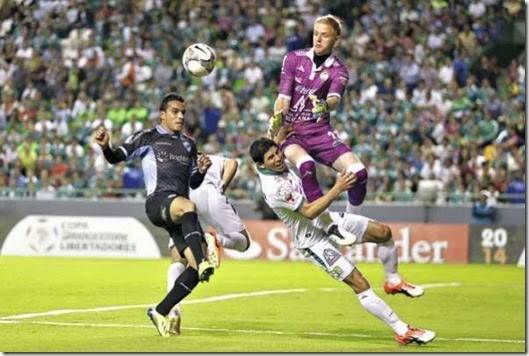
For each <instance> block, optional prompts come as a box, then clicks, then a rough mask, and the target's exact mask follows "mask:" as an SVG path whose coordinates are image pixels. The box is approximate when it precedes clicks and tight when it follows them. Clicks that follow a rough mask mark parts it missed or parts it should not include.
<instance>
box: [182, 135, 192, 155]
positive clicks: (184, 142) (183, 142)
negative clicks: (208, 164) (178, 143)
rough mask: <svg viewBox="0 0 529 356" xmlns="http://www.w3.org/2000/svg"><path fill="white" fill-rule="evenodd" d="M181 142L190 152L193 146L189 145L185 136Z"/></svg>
mask: <svg viewBox="0 0 529 356" xmlns="http://www.w3.org/2000/svg"><path fill="white" fill-rule="evenodd" d="M182 144H183V145H184V147H185V149H186V150H187V152H191V149H192V148H193V147H192V146H191V143H190V142H189V141H188V140H186V139H185V138H184V139H182Z"/></svg>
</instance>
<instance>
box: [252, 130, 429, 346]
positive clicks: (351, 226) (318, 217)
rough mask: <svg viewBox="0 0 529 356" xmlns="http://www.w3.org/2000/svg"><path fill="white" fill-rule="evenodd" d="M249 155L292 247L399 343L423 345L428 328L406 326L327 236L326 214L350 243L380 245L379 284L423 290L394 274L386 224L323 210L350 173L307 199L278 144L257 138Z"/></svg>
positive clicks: (414, 292)
mask: <svg viewBox="0 0 529 356" xmlns="http://www.w3.org/2000/svg"><path fill="white" fill-rule="evenodd" d="M284 128H285V127H282V128H281V129H280V131H279V134H278V136H276V137H279V139H281V138H284V135H285V134H286V133H287V131H286V130H284ZM286 129H288V127H286ZM250 155H251V156H252V159H253V161H254V162H255V163H256V167H257V170H258V173H259V178H260V179H261V186H262V187H263V188H262V189H263V196H264V199H265V201H266V202H267V204H268V205H269V206H270V207H271V208H272V209H273V210H274V212H275V213H276V214H277V216H278V217H279V218H280V219H281V220H282V221H283V222H284V223H285V224H286V225H287V226H288V227H289V228H290V229H291V232H292V236H293V239H294V245H295V246H296V248H297V249H299V250H300V252H301V253H302V254H303V255H304V256H305V257H306V258H308V259H310V260H311V261H312V262H314V263H315V264H316V265H318V266H320V267H322V268H323V269H324V270H325V271H326V272H327V273H328V274H329V275H330V276H332V277H333V278H335V279H337V280H339V281H343V282H344V283H346V284H347V285H348V286H349V287H351V288H352V289H353V291H354V292H355V293H356V295H357V297H358V299H359V301H360V304H361V305H362V306H363V307H364V309H366V310H367V311H368V312H370V313H371V314H373V315H375V316H376V317H378V318H379V319H380V320H382V321H383V322H385V323H386V324H387V325H388V326H389V327H391V328H392V329H393V330H394V332H395V340H396V341H397V342H398V343H400V344H409V343H412V342H416V343H418V344H424V343H428V342H430V341H432V340H433V339H434V337H435V333H434V332H433V331H428V330H424V329H420V328H417V327H412V326H409V325H408V324H406V323H404V322H403V321H402V320H401V319H399V317H398V316H397V315H396V314H395V313H394V312H393V310H392V309H391V308H390V307H389V306H388V305H387V304H386V303H385V302H384V301H383V300H382V299H380V298H379V297H378V296H377V295H376V294H375V293H374V292H373V290H372V289H371V287H370V285H369V282H368V281H367V280H366V279H365V278H364V277H363V276H362V274H361V273H360V271H358V268H357V267H356V266H355V265H354V264H353V262H352V261H350V260H349V259H347V258H346V257H345V255H344V254H343V253H342V252H341V245H339V244H337V243H336V242H334V241H332V240H330V239H329V234H328V233H326V232H325V230H324V227H325V225H326V224H328V219H329V217H330V219H332V220H333V221H334V222H335V223H337V224H338V225H339V226H340V227H341V228H343V229H345V230H348V231H349V232H350V233H352V234H354V235H356V241H355V242H354V243H355V244H357V243H364V242H374V243H377V244H379V258H380V260H381V261H382V263H383V265H384V270H385V272H386V278H387V280H386V283H385V284H384V290H385V291H386V293H389V294H395V293H403V294H405V295H407V296H410V297H419V296H421V295H422V294H423V293H424V291H423V289H422V288H421V287H418V286H414V285H412V284H411V283H408V282H406V281H404V280H403V279H402V278H401V276H400V275H399V273H398V271H397V264H398V260H397V248H396V246H395V243H394V241H393V239H392V235H391V229H390V228H389V227H388V226H387V225H385V224H382V223H380V222H378V221H374V220H371V219H368V218H366V217H364V216H360V215H354V214H348V213H329V212H328V210H327V208H328V207H329V206H330V205H331V203H332V201H333V200H334V199H336V198H337V197H338V196H339V195H340V193H342V192H344V191H347V190H348V189H350V188H351V187H352V186H353V185H354V184H355V183H356V177H355V174H354V173H352V172H347V171H345V170H344V171H343V172H341V173H339V174H338V176H337V179H336V183H335V184H334V186H333V187H332V188H331V189H330V190H329V191H328V192H327V193H326V194H324V195H323V196H322V197H320V198H319V199H316V200H314V201H313V202H310V203H309V202H307V201H306V199H305V196H304V194H303V188H302V186H301V182H300V180H299V178H298V177H297V176H296V175H294V174H292V173H290V172H289V170H288V168H287V166H286V164H285V159H284V157H283V154H282V153H281V151H280V149H279V146H278V144H276V143H275V142H274V141H272V140H270V139H268V138H261V139H258V140H256V141H255V142H254V143H253V144H252V145H251V147H250Z"/></svg>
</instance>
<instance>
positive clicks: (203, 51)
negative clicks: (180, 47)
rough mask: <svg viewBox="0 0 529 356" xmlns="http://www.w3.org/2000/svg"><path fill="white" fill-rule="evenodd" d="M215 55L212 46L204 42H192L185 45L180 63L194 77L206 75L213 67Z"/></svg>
mask: <svg viewBox="0 0 529 356" xmlns="http://www.w3.org/2000/svg"><path fill="white" fill-rule="evenodd" d="M215 60H216V55H215V51H214V50H213V48H211V47H210V46H208V45H207V44H205V43H194V44H192V45H191V46H189V47H187V48H186V50H185V51H184V55H183V56H182V63H183V64H184V68H185V69H186V71H188V72H189V74H191V75H194V76H195V77H203V76H206V75H208V74H209V73H211V72H212V71H213V69H214V68H215Z"/></svg>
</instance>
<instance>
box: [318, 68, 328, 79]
mask: <svg viewBox="0 0 529 356" xmlns="http://www.w3.org/2000/svg"><path fill="white" fill-rule="evenodd" d="M320 79H321V80H322V81H326V80H327V79H329V72H327V71H326V70H324V71H323V72H321V74H320Z"/></svg>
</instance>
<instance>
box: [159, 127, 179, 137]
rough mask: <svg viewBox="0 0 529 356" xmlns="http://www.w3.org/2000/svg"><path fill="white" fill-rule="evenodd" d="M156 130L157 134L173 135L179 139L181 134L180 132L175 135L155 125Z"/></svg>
mask: <svg viewBox="0 0 529 356" xmlns="http://www.w3.org/2000/svg"><path fill="white" fill-rule="evenodd" d="M156 130H158V132H159V133H162V134H168V135H175V136H176V137H180V134H181V132H176V133H175V132H171V131H167V130H166V129H165V128H164V127H163V126H162V125H156Z"/></svg>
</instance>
